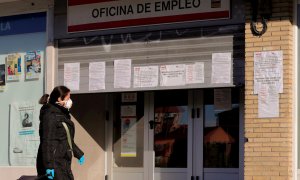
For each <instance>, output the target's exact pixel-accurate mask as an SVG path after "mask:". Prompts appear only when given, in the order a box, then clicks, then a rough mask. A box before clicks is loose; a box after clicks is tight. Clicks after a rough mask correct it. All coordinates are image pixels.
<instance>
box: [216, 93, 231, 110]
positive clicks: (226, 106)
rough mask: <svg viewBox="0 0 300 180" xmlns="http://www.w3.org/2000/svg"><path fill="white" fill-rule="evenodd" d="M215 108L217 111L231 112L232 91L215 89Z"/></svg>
mask: <svg viewBox="0 0 300 180" xmlns="http://www.w3.org/2000/svg"><path fill="white" fill-rule="evenodd" d="M214 107H215V110H222V111H228V110H231V89H230V88H218V89H214Z"/></svg>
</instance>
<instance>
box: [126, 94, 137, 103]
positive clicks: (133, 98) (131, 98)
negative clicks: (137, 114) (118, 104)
mask: <svg viewBox="0 0 300 180" xmlns="http://www.w3.org/2000/svg"><path fill="white" fill-rule="evenodd" d="M136 101H137V93H136V92H130V93H122V102H136Z"/></svg>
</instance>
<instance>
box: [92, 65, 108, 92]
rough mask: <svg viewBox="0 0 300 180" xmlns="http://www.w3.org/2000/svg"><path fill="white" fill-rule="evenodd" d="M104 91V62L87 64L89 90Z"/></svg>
mask: <svg viewBox="0 0 300 180" xmlns="http://www.w3.org/2000/svg"><path fill="white" fill-rule="evenodd" d="M103 89H105V62H91V63H90V64H89V90H90V91H97V90H103Z"/></svg>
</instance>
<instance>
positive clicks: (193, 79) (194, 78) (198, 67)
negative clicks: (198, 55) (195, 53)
mask: <svg viewBox="0 0 300 180" xmlns="http://www.w3.org/2000/svg"><path fill="white" fill-rule="evenodd" d="M185 67H186V68H185V70H186V71H185V73H186V75H185V78H186V84H195V83H204V63H203V62H197V63H195V64H187V65H185Z"/></svg>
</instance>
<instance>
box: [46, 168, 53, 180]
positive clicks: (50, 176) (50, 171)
mask: <svg viewBox="0 0 300 180" xmlns="http://www.w3.org/2000/svg"><path fill="white" fill-rule="evenodd" d="M46 175H47V177H48V179H54V169H46Z"/></svg>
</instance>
